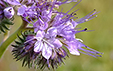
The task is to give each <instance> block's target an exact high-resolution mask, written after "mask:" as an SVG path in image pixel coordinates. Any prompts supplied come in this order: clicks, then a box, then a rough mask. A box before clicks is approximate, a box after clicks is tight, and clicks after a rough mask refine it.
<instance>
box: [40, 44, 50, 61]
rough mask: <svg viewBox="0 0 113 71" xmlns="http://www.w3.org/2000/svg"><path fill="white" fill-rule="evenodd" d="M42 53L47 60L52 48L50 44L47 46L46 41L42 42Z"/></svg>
mask: <svg viewBox="0 0 113 71" xmlns="http://www.w3.org/2000/svg"><path fill="white" fill-rule="evenodd" d="M42 55H43V57H44V58H46V59H47V60H48V59H49V58H50V57H51V55H52V49H51V47H50V46H48V45H47V44H46V43H44V48H43V50H42Z"/></svg>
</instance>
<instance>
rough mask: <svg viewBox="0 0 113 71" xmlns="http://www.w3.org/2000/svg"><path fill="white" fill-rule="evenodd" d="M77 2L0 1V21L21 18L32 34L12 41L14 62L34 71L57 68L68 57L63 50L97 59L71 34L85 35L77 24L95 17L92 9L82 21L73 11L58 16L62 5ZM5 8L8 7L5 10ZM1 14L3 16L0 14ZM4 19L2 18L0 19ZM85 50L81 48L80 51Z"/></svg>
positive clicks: (67, 0)
mask: <svg viewBox="0 0 113 71" xmlns="http://www.w3.org/2000/svg"><path fill="white" fill-rule="evenodd" d="M71 2H76V5H77V4H78V3H80V2H81V1H79V2H77V0H1V1H0V4H1V5H0V19H1V18H3V17H6V18H8V19H10V18H12V17H13V16H14V13H15V14H17V15H18V16H21V17H22V19H23V20H24V21H26V22H27V23H28V24H32V25H33V26H32V28H33V30H34V31H33V32H32V31H26V32H24V33H21V35H22V37H20V36H18V37H19V39H20V40H21V41H20V42H18V41H15V43H16V45H12V46H13V47H14V49H13V51H12V52H13V54H14V56H15V59H17V60H23V66H27V65H28V67H32V66H35V67H36V68H38V67H39V68H45V67H48V68H50V67H52V68H53V69H54V68H57V67H58V65H60V64H61V63H63V59H65V57H66V56H68V54H67V52H66V51H65V48H67V49H68V50H69V52H70V53H71V54H73V55H80V53H83V54H86V55H91V56H93V57H101V54H102V53H101V52H98V51H96V50H94V49H91V48H89V47H88V46H86V45H84V44H83V43H82V41H81V40H80V39H77V38H76V37H75V34H77V33H80V32H84V31H87V28H85V29H83V30H79V29H77V28H76V26H77V25H78V24H81V23H84V22H86V21H89V20H91V19H93V18H94V17H96V14H97V12H96V10H95V9H94V10H93V11H92V12H90V13H89V14H88V15H86V16H85V17H83V18H80V19H78V18H76V17H74V16H75V15H76V13H75V12H76V11H77V10H76V11H74V12H72V13H71V14H68V13H69V12H70V11H71V10H72V9H73V8H74V7H75V6H76V5H74V7H73V8H71V9H70V10H69V11H68V12H66V13H63V12H62V11H61V12H58V11H57V10H56V8H59V6H60V5H62V4H67V3H71ZM5 4H7V5H8V7H7V6H5ZM2 13H3V14H2ZM3 15H4V16H3ZM83 47H85V48H83Z"/></svg>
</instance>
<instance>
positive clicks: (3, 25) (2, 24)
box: [0, 18, 13, 33]
mask: <svg viewBox="0 0 113 71" xmlns="http://www.w3.org/2000/svg"><path fill="white" fill-rule="evenodd" d="M9 25H13V23H12V21H10V20H9V19H6V18H4V19H2V20H0V32H3V33H6V31H7V30H9V28H8V27H9Z"/></svg>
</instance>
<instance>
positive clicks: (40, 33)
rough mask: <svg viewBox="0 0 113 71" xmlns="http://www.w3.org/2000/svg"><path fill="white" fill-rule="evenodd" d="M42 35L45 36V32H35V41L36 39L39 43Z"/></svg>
mask: <svg viewBox="0 0 113 71" xmlns="http://www.w3.org/2000/svg"><path fill="white" fill-rule="evenodd" d="M44 35H45V32H44V31H40V30H39V31H38V32H37V34H36V39H37V40H38V41H41V40H42V39H43V37H44Z"/></svg>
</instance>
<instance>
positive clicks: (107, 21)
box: [0, 0, 113, 71]
mask: <svg viewBox="0 0 113 71" xmlns="http://www.w3.org/2000/svg"><path fill="white" fill-rule="evenodd" d="M74 5H75V3H71V4H66V5H63V6H62V7H61V8H63V11H64V12H66V11H68V10H69V9H70V8H71V7H73V6H74ZM76 9H79V11H77V16H78V17H79V18H81V17H83V16H85V15H87V14H88V13H89V12H91V11H92V10H93V9H96V10H97V11H100V13H98V17H97V18H94V19H93V20H90V21H88V22H85V23H82V24H80V25H79V26H78V27H81V28H83V29H84V28H86V27H87V28H88V29H89V30H95V31H92V32H83V33H78V34H76V36H77V37H78V38H80V39H82V40H83V41H84V44H86V45H87V46H89V47H91V48H93V49H96V50H98V51H100V52H102V53H104V54H103V55H102V56H103V57H102V58H98V59H96V58H94V57H91V56H88V55H84V54H81V55H80V56H75V55H70V54H69V56H70V57H69V58H66V60H64V62H65V65H64V64H62V65H61V66H59V68H58V69H57V70H56V71H113V0H82V2H81V3H79V4H78V5H77V6H76V7H75V8H74V9H73V11H74V10H76ZM71 12H72V11H71ZM71 12H70V13H71ZM15 23H16V24H15V25H13V26H12V28H11V32H14V31H15V29H16V28H18V27H19V26H20V23H21V20H20V18H19V17H16V19H15ZM14 26H16V27H14ZM2 37H3V35H0V41H1V40H2ZM11 50H12V47H10V46H9V48H8V49H7V50H6V52H5V54H4V56H3V58H2V59H1V60H0V71H39V70H35V69H33V68H31V69H28V68H27V67H21V62H20V61H19V62H16V61H15V60H13V56H12V55H11ZM44 71H47V70H46V69H45V70H44Z"/></svg>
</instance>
